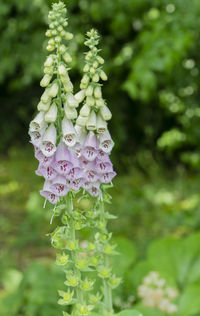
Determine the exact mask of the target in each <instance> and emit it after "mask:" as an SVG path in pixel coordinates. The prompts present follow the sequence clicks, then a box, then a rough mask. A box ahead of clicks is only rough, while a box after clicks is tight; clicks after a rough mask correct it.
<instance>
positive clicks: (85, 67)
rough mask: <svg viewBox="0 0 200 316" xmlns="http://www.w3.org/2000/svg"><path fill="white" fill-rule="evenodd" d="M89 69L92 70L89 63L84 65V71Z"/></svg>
mask: <svg viewBox="0 0 200 316" xmlns="http://www.w3.org/2000/svg"><path fill="white" fill-rule="evenodd" d="M89 70H90V67H89V65H88V64H86V65H85V66H84V68H83V71H84V72H88V71H89Z"/></svg>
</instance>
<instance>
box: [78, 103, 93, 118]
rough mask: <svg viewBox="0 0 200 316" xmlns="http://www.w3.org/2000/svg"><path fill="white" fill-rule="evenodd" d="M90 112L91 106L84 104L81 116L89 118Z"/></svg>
mask: <svg viewBox="0 0 200 316" xmlns="http://www.w3.org/2000/svg"><path fill="white" fill-rule="evenodd" d="M90 110H91V109H90V106H88V105H87V104H84V105H83V107H82V108H81V110H80V115H81V116H86V117H88V116H89V114H90Z"/></svg>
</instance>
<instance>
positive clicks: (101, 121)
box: [97, 114, 107, 133]
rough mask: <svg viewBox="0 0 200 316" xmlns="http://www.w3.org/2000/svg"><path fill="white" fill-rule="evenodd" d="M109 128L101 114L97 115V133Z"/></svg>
mask: <svg viewBox="0 0 200 316" xmlns="http://www.w3.org/2000/svg"><path fill="white" fill-rule="evenodd" d="M106 130H107V123H106V121H105V120H104V119H103V118H102V116H101V114H98V115H97V133H104V132H105V131H106Z"/></svg>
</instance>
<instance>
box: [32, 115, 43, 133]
mask: <svg viewBox="0 0 200 316" xmlns="http://www.w3.org/2000/svg"><path fill="white" fill-rule="evenodd" d="M45 126H46V123H45V121H44V112H39V113H38V114H37V115H36V117H35V118H34V119H33V120H32V121H31V122H30V130H31V131H38V130H40V129H42V128H44V127H45Z"/></svg>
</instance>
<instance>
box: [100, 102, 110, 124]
mask: <svg viewBox="0 0 200 316" xmlns="http://www.w3.org/2000/svg"><path fill="white" fill-rule="evenodd" d="M100 113H101V115H102V117H103V119H104V120H105V121H109V120H110V119H111V117H112V113H111V112H110V110H109V108H108V107H107V106H106V105H104V106H102V107H101V108H100Z"/></svg>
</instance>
